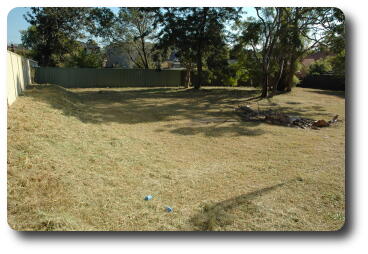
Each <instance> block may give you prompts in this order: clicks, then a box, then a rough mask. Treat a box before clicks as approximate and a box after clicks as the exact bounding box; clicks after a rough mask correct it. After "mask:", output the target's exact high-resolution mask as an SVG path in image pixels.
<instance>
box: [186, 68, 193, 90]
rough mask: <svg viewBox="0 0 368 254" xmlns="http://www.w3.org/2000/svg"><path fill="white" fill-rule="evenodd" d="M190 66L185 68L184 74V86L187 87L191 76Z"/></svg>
mask: <svg viewBox="0 0 368 254" xmlns="http://www.w3.org/2000/svg"><path fill="white" fill-rule="evenodd" d="M191 72H192V70H191V68H187V71H186V74H185V84H184V85H185V87H186V88H189V87H190V82H191V81H190V76H191Z"/></svg>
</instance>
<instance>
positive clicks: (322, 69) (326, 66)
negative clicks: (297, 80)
mask: <svg viewBox="0 0 368 254" xmlns="http://www.w3.org/2000/svg"><path fill="white" fill-rule="evenodd" d="M331 71H332V66H331V63H330V61H329V60H328V59H327V58H326V59H320V60H317V61H315V62H314V63H312V64H311V65H310V66H309V74H312V75H318V74H327V73H330V72H331Z"/></svg>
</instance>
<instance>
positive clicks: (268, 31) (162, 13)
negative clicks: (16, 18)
mask: <svg viewBox="0 0 368 254" xmlns="http://www.w3.org/2000/svg"><path fill="white" fill-rule="evenodd" d="M243 12H244V11H243V10H242V8H220V7H196V8H193V7H192V8H189V7H188V8H119V11H118V12H117V13H116V14H115V13H114V12H113V11H112V10H111V9H109V8H74V7H73V8H59V7H47V8H31V11H30V12H29V13H28V14H27V15H26V16H25V19H26V20H27V21H28V22H29V23H30V25H31V26H30V27H29V28H28V29H27V30H26V31H23V32H22V44H23V46H24V47H26V49H27V52H26V54H28V55H27V56H28V57H31V58H33V59H35V60H36V61H38V62H39V64H40V65H41V66H69V67H95V68H98V67H101V66H102V62H103V60H104V58H105V57H106V49H107V48H108V47H117V48H121V49H122V50H124V52H126V54H127V55H128V56H129V60H130V61H131V63H132V64H133V66H134V67H136V68H143V69H159V68H160V66H161V63H162V62H163V61H165V60H166V59H167V58H168V56H169V55H170V54H171V53H172V52H175V55H176V57H177V58H178V59H179V60H180V63H181V65H182V66H183V67H184V68H185V69H186V75H185V81H186V85H187V86H188V87H189V86H190V85H193V86H194V88H197V89H198V88H200V87H201V85H206V84H213V85H231V86H236V85H252V86H260V87H261V88H262V96H263V97H266V96H272V95H274V94H276V93H277V92H278V91H282V92H283V91H290V90H291V89H292V87H293V86H295V85H296V84H297V83H298V82H299V79H298V77H297V75H296V74H297V73H298V72H299V71H300V69H301V65H300V62H301V60H302V59H303V57H305V56H306V55H308V54H310V53H312V52H316V51H324V52H328V53H329V54H330V55H331V56H330V57H329V58H327V60H324V62H323V61H320V62H316V63H315V64H314V65H313V66H312V68H311V70H312V72H317V71H319V72H328V71H330V72H331V71H333V72H334V73H337V74H339V75H344V70H345V65H344V63H345V27H344V16H343V13H342V12H341V11H340V10H338V9H335V8H309V7H306V8H304V7H295V8H287V7H280V8H256V16H254V17H250V18H248V19H246V20H242V19H241V17H242V13H243Z"/></svg>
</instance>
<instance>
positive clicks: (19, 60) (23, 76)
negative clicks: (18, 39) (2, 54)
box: [7, 51, 37, 106]
mask: <svg viewBox="0 0 368 254" xmlns="http://www.w3.org/2000/svg"><path fill="white" fill-rule="evenodd" d="M35 63H36V62H34V61H33V60H30V59H27V58H24V57H22V56H20V55H17V54H15V53H13V52H10V51H8V53H7V72H8V73H7V101H8V106H10V105H11V104H13V102H14V101H15V100H16V99H17V97H18V96H19V95H20V94H21V93H22V92H23V91H24V90H25V89H26V86H27V85H29V84H31V82H32V80H31V66H32V65H34V64H35ZM36 64H37V63H36Z"/></svg>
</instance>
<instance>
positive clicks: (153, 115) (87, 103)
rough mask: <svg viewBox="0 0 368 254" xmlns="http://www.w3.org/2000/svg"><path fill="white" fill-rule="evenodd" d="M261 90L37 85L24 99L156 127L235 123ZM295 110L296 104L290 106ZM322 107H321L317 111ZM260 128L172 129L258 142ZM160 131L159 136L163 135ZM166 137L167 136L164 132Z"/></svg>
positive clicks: (94, 118) (102, 120)
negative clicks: (239, 111) (240, 107)
mask: <svg viewBox="0 0 368 254" xmlns="http://www.w3.org/2000/svg"><path fill="white" fill-rule="evenodd" d="M258 94H259V91H258V90H257V89H254V90H243V89H229V88H203V89H200V90H194V89H181V88H127V89H123V90H122V89H114V88H110V89H88V90H87V89H68V90H67V89H64V88H62V87H59V86H55V85H33V86H30V89H28V91H27V92H26V93H25V95H26V96H29V97H32V98H33V99H34V100H37V101H41V102H44V103H48V104H49V105H51V106H52V107H53V108H55V109H58V110H61V111H62V113H63V114H64V115H66V116H71V117H75V118H77V119H79V120H80V121H82V122H84V123H93V124H106V123H121V124H139V123H155V122H162V121H166V122H169V121H172V120H194V119H205V118H217V119H234V118H238V117H237V116H236V115H235V114H234V110H233V109H234V108H235V107H236V106H237V105H239V104H243V103H244V102H245V101H246V100H247V98H256V97H255V96H257V95H258ZM291 104H292V103H291ZM269 105H270V106H274V107H275V108H279V110H282V111H283V112H284V113H286V114H290V115H295V116H300V115H301V116H308V115H309V114H310V112H309V111H310V110H317V111H320V112H318V114H320V115H324V114H326V115H329V114H327V113H323V111H324V109H323V108H322V107H320V108H313V107H316V106H310V107H303V108H302V109H301V108H295V107H294V106H293V104H292V105H290V107H278V105H277V104H275V103H272V102H269ZM317 107H318V106H317ZM260 123H261V122H253V123H249V122H240V121H239V122H236V121H235V122H234V123H232V124H230V125H229V124H227V125H226V126H225V125H223V126H221V125H220V124H218V125H215V126H212V125H211V126H207V125H201V126H194V125H193V126H189V127H188V126H183V125H176V128H175V129H172V128H171V127H168V128H167V130H166V131H170V132H171V133H173V134H176V135H196V134H199V133H203V134H204V135H205V136H208V137H217V136H222V135H225V134H230V135H231V134H232V135H234V136H241V135H247V136H258V135H262V134H264V131H263V130H262V129H256V128H255V127H256V126H257V125H259V124H260ZM158 131H160V130H158ZM161 131H162V130H161Z"/></svg>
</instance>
